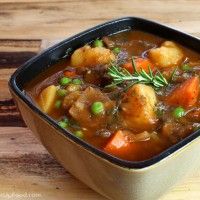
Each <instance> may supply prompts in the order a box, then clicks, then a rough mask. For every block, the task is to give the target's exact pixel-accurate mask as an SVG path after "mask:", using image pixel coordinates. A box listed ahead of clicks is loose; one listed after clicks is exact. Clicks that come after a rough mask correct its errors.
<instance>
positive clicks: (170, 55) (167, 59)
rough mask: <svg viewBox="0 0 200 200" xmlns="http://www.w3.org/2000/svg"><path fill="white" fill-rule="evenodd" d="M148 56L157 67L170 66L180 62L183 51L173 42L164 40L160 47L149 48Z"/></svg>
mask: <svg viewBox="0 0 200 200" xmlns="http://www.w3.org/2000/svg"><path fill="white" fill-rule="evenodd" d="M149 58H150V59H151V60H152V61H153V63H154V64H155V65H156V66H158V67H171V66H175V65H178V64H180V62H181V61H182V59H183V52H182V50H181V49H180V48H179V47H178V46H177V45H176V44H175V43H174V42H171V41H166V42H164V43H163V44H162V45H161V47H159V48H156V49H151V50H150V51H149Z"/></svg>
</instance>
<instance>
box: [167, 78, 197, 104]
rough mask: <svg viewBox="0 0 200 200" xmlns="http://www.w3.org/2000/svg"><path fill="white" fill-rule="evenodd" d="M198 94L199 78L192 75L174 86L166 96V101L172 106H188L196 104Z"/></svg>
mask: <svg viewBox="0 0 200 200" xmlns="http://www.w3.org/2000/svg"><path fill="white" fill-rule="evenodd" d="M198 96H199V78H198V77H197V76H194V77H192V78H190V79H188V80H186V81H185V82H183V83H182V84H181V85H180V86H178V87H177V88H175V89H174V90H173V91H172V92H171V93H170V94H169V95H168V96H167V97H166V103H167V104H169V105H173V106H182V107H190V106H193V105H194V104H196V102H197V100H198Z"/></svg>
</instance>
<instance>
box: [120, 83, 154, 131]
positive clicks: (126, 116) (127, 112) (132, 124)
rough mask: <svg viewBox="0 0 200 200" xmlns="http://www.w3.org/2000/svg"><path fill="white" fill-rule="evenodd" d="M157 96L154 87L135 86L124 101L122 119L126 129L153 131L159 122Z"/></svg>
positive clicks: (121, 112)
mask: <svg viewBox="0 0 200 200" xmlns="http://www.w3.org/2000/svg"><path fill="white" fill-rule="evenodd" d="M156 102H157V100H156V94H155V92H154V90H153V88H152V87H150V86H147V85H143V84H135V85H133V86H132V87H131V88H130V89H129V90H128V92H127V93H126V94H125V96H124V98H123V99H122V103H121V106H120V108H121V109H120V113H119V114H120V118H121V121H122V124H123V126H124V127H127V128H129V129H134V130H138V131H144V130H151V129H152V128H153V127H155V124H156V122H157V115H156Z"/></svg>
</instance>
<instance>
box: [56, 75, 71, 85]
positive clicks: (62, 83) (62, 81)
mask: <svg viewBox="0 0 200 200" xmlns="http://www.w3.org/2000/svg"><path fill="white" fill-rule="evenodd" d="M71 81H72V79H71V78H67V77H62V78H61V79H60V81H59V84H60V85H62V86H65V85H67V84H69V83H70V82H71Z"/></svg>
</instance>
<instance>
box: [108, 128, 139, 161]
mask: <svg viewBox="0 0 200 200" xmlns="http://www.w3.org/2000/svg"><path fill="white" fill-rule="evenodd" d="M134 147H136V145H135V144H134V143H133V142H128V141H127V140H126V135H125V134H124V132H123V131H122V130H118V131H117V132H116V133H115V134H114V136H113V137H112V138H111V140H110V141H109V142H108V143H107V145H106V146H105V147H104V151H106V152H107V153H110V154H112V155H115V156H119V157H121V158H125V157H127V155H129V154H132V153H133V152H134V149H135V150H136V148H134Z"/></svg>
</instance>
